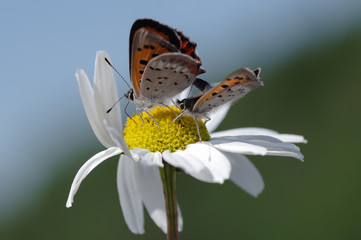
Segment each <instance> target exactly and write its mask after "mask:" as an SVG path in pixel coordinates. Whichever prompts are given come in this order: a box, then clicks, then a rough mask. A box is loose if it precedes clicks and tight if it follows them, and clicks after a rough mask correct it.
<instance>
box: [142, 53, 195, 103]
mask: <svg viewBox="0 0 361 240" xmlns="http://www.w3.org/2000/svg"><path fill="white" fill-rule="evenodd" d="M200 65H201V63H200V62H199V61H196V60H195V59H193V58H192V57H190V56H188V55H185V54H182V53H164V54H162V55H159V56H157V57H155V58H152V59H151V60H150V61H149V63H148V65H147V66H146V67H145V70H144V73H143V79H142V84H141V86H140V87H141V89H140V90H141V92H142V95H143V96H144V97H145V98H148V99H150V100H151V101H152V100H154V101H156V102H163V101H164V100H167V99H170V98H172V97H173V96H174V95H176V94H178V93H180V92H182V91H183V90H184V89H186V88H187V87H189V86H190V85H191V84H192V83H193V81H194V79H195V77H196V76H197V74H199V70H200Z"/></svg>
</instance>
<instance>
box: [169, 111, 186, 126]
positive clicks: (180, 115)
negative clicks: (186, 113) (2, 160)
mask: <svg viewBox="0 0 361 240" xmlns="http://www.w3.org/2000/svg"><path fill="white" fill-rule="evenodd" d="M182 116H183V113H181V114H179V115H178V116H177V117H176V118H175V119H173V121H172V122H171V123H170V124H173V123H174V122H175V121H176V120H177V119H178V118H180V117H182Z"/></svg>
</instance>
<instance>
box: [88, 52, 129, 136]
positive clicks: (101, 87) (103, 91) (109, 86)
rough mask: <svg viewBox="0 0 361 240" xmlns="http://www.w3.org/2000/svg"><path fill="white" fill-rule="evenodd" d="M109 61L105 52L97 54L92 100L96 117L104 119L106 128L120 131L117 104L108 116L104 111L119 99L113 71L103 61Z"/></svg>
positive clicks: (120, 124)
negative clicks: (106, 124)
mask: <svg viewBox="0 0 361 240" xmlns="http://www.w3.org/2000/svg"><path fill="white" fill-rule="evenodd" d="M105 58H107V59H108V60H109V61H111V59H110V57H109V55H108V53H106V52H105V51H99V52H97V55H96V59H95V71H94V98H95V103H96V107H97V111H98V115H99V116H102V117H103V119H106V121H107V123H108V126H109V127H111V128H115V129H119V131H121V130H122V121H121V116H120V107H119V104H116V105H115V106H114V107H113V109H112V110H111V112H110V113H109V114H107V113H106V111H107V110H108V109H109V108H110V107H111V106H113V104H114V103H116V102H117V101H118V99H119V97H118V92H117V85H116V82H115V77H114V70H113V69H112V68H111V67H110V66H109V65H108V63H107V62H106V61H105Z"/></svg>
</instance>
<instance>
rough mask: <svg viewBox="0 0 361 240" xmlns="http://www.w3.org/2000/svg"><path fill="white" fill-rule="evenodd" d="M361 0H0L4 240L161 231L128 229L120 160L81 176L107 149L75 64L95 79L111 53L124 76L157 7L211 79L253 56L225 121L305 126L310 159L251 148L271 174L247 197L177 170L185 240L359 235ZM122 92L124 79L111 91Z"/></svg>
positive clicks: (291, 128)
mask: <svg viewBox="0 0 361 240" xmlns="http://www.w3.org/2000/svg"><path fill="white" fill-rule="evenodd" d="M360 13H361V1H359V0H354V1H353V0H345V1H337V0H316V1H314V0H312V1H311V0H295V1H287V0H277V1H267V0H260V1H236V0H234V1H227V0H225V1H221V2H219V1H182V2H177V3H173V2H170V1H157V2H151V1H137V2H136V1H132V2H131V1H127V2H122V1H102V2H99V1H76V2H74V1H66V0H65V1H57V2H54V1H11V2H10V1H8V2H1V3H0V32H1V35H0V52H1V56H2V57H1V58H0V81H1V87H0V97H1V101H0V107H1V109H2V113H1V118H0V126H1V134H0V153H1V158H0V164H1V166H0V239H100V238H102V239H165V238H166V237H165V235H164V234H163V233H162V232H161V231H160V229H158V228H157V227H156V226H155V225H154V223H153V222H152V221H151V220H150V218H149V217H147V218H146V223H145V226H146V234H145V235H133V234H132V233H131V232H130V231H129V230H128V228H127V226H126V224H125V222H124V219H123V216H122V211H121V208H120V206H119V201H118V196H117V190H116V182H115V177H116V165H117V158H113V159H111V160H108V161H106V162H104V163H103V164H101V165H100V166H99V167H97V168H96V169H95V170H94V171H93V172H92V173H91V174H90V175H89V176H88V177H87V179H86V180H85V181H84V182H83V184H82V186H81V188H80V190H79V192H78V194H77V195H76V198H75V203H74V205H73V207H72V208H70V209H67V208H65V201H66V198H67V195H68V191H69V189H70V185H71V182H72V180H73V177H74V176H75V174H76V172H77V171H78V169H79V168H80V166H81V165H82V164H83V163H84V162H85V161H86V160H87V159H89V158H90V157H91V156H93V155H94V154H95V153H97V152H99V151H101V150H103V149H104V147H103V146H102V145H101V144H100V143H99V142H98V140H97V139H96V137H95V135H94V134H93V132H92V130H91V128H90V125H89V123H88V120H87V118H86V115H85V112H84V110H83V106H82V103H81V99H80V96H79V91H78V86H77V83H76V79H75V76H74V74H75V71H76V70H77V69H78V68H83V69H85V71H86V72H87V74H88V76H89V77H90V78H92V75H93V70H94V69H93V68H94V60H95V53H96V51H97V50H106V51H108V52H109V54H110V56H111V57H112V61H113V63H114V65H115V66H116V67H117V69H118V70H119V72H121V73H122V74H123V75H124V76H125V77H126V78H127V79H129V74H128V37H129V30H130V27H131V25H132V23H133V22H134V21H135V20H136V19H137V18H143V17H148V18H154V19H156V20H158V21H161V22H163V23H166V24H168V25H170V26H172V27H175V28H178V29H180V30H182V31H183V32H184V33H185V34H186V35H188V36H190V37H191V39H192V40H193V41H195V42H197V43H198V52H199V54H200V56H201V57H202V59H203V66H204V67H205V68H206V69H207V73H206V74H204V75H203V78H204V79H206V80H208V81H212V82H217V81H220V80H221V79H222V78H223V77H224V76H226V75H227V74H229V73H230V72H232V71H234V70H235V69H237V68H239V67H244V66H247V67H250V68H255V67H261V68H262V73H261V78H262V80H263V82H264V84H265V87H263V88H261V89H257V90H256V91H254V92H252V93H251V94H249V95H248V96H247V97H246V98H244V99H242V100H241V101H238V102H237V103H236V104H234V105H233V106H232V108H231V111H230V112H229V114H228V116H227V117H226V119H225V121H224V122H223V123H222V125H221V126H220V127H219V130H223V129H230V128H239V127H265V128H269V129H273V130H276V131H279V132H282V133H295V134H300V135H304V136H305V137H306V138H307V139H308V144H302V145H300V147H301V149H302V152H303V154H304V155H305V162H304V163H301V162H300V161H298V160H295V159H292V158H285V157H250V159H251V160H252V161H253V162H254V163H255V165H256V166H257V168H258V169H259V171H260V172H261V173H262V176H263V178H264V181H265V185H266V187H265V190H264V192H263V193H262V194H261V195H260V196H259V197H258V198H253V197H251V196H250V195H248V194H246V193H245V192H244V191H242V190H241V189H239V188H238V187H236V186H235V185H234V184H233V183H231V182H229V181H228V182H226V183H225V184H224V185H216V184H207V183H203V182H199V181H197V180H195V179H192V178H191V177H190V176H187V175H185V174H178V177H177V188H178V189H177V192H178V197H179V202H180V205H181V208H182V213H183V218H184V230H183V232H182V233H181V235H180V237H181V239H220V238H222V239H360V238H361V207H360V198H361V191H360V190H361V188H360V186H361V174H360V170H361V161H360V160H361V158H360V147H361V144H360V143H361V141H360V137H361V127H360V123H361V111H360V110H361V94H360V89H361V14H360ZM127 90H128V89H127V88H126V87H125V85H124V84H123V83H121V81H119V94H122V93H124V92H126V91H127Z"/></svg>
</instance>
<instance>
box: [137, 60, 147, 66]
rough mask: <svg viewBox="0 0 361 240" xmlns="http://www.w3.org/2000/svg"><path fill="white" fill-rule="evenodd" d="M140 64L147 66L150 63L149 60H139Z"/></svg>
mask: <svg viewBox="0 0 361 240" xmlns="http://www.w3.org/2000/svg"><path fill="white" fill-rule="evenodd" d="M139 63H140V64H141V65H144V66H145V65H147V64H148V61H147V60H145V59H140V60H139Z"/></svg>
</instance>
